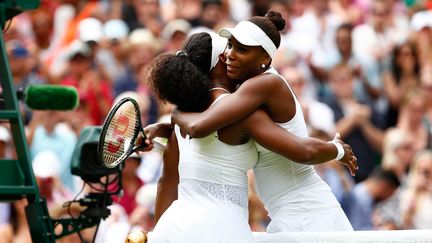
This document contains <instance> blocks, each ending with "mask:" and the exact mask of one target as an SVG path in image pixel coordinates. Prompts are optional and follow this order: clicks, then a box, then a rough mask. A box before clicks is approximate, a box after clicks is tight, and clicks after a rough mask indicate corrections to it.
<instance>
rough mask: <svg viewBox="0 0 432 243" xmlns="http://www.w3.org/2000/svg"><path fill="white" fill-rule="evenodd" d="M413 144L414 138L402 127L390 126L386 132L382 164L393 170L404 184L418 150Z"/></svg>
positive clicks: (385, 167)
mask: <svg viewBox="0 0 432 243" xmlns="http://www.w3.org/2000/svg"><path fill="white" fill-rule="evenodd" d="M413 144H414V141H413V138H409V137H408V136H407V135H406V134H405V132H404V131H403V130H401V129H398V128H390V129H388V130H387V131H386V132H385V137H384V143H383V158H382V162H381V165H382V167H383V168H384V169H386V170H391V171H393V172H394V173H395V174H396V176H397V177H398V178H399V181H400V182H401V183H402V184H403V185H405V182H406V181H405V180H406V176H407V173H408V170H409V167H410V166H411V162H412V160H413V158H414V155H415V152H416V150H415V149H414V146H413Z"/></svg>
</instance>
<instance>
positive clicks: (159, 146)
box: [152, 140, 165, 153]
mask: <svg viewBox="0 0 432 243" xmlns="http://www.w3.org/2000/svg"><path fill="white" fill-rule="evenodd" d="M152 143H153V149H155V150H156V151H157V152H161V153H162V152H163V151H165V145H163V144H161V143H159V142H158V141H155V140H152Z"/></svg>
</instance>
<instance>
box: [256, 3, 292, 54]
mask: <svg viewBox="0 0 432 243" xmlns="http://www.w3.org/2000/svg"><path fill="white" fill-rule="evenodd" d="M248 21H250V22H252V23H254V24H255V25H257V26H258V27H260V28H261V29H262V30H263V31H264V33H266V34H267V36H268V37H269V38H270V39H271V40H272V41H273V43H274V44H275V46H276V48H279V46H280V41H281V37H280V33H279V31H282V30H283V29H284V28H285V20H284V19H283V18H282V15H281V14H280V13H279V12H276V11H273V10H269V11H267V13H266V15H265V16H264V17H262V16H254V17H252V18H250V19H249V20H248Z"/></svg>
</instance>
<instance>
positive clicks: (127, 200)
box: [114, 153, 144, 216]
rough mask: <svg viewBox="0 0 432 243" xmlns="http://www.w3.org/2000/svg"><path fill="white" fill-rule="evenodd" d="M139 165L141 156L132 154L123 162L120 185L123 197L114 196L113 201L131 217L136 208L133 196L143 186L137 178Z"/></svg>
mask: <svg viewBox="0 0 432 243" xmlns="http://www.w3.org/2000/svg"><path fill="white" fill-rule="evenodd" d="M140 164H141V156H139V155H137V154H135V153H134V154H132V155H131V156H129V157H128V158H127V159H126V161H125V162H124V167H123V170H122V172H121V173H122V176H121V183H122V187H123V195H121V196H115V197H114V201H115V202H117V203H118V204H120V205H121V206H123V208H124V209H125V211H126V214H127V215H129V216H130V215H131V213H132V212H133V211H134V209H135V208H136V206H137V203H136V200H135V194H136V192H137V191H138V189H139V188H140V187H141V186H143V185H144V183H143V182H142V180H141V179H140V178H139V177H138V174H137V172H138V167H139V166H140Z"/></svg>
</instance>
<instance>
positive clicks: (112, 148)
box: [103, 102, 139, 166]
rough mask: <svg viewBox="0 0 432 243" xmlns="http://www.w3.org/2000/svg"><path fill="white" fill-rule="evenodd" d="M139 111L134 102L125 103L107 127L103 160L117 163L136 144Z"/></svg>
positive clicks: (111, 163) (112, 163)
mask: <svg viewBox="0 0 432 243" xmlns="http://www.w3.org/2000/svg"><path fill="white" fill-rule="evenodd" d="M137 116H138V113H137V110H136V108H135V106H134V105H133V103H132V102H126V103H124V104H123V105H122V106H121V107H119V109H118V110H117V112H116V113H115V115H114V116H113V118H112V119H111V122H110V124H109V126H108V129H107V134H106V137H105V142H104V146H103V159H104V160H103V161H104V163H105V164H106V165H108V166H111V165H114V166H115V165H117V164H118V161H120V160H123V159H124V158H123V157H125V156H127V154H128V152H129V151H130V150H131V149H132V148H133V146H134V136H135V135H136V133H137V130H138V128H139V124H138V122H139V119H137Z"/></svg>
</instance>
